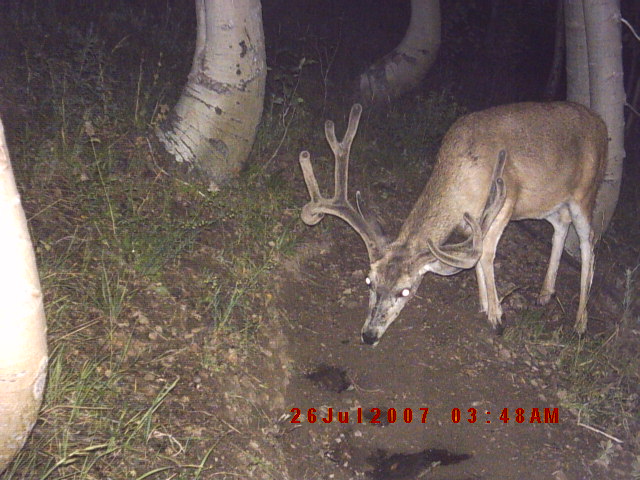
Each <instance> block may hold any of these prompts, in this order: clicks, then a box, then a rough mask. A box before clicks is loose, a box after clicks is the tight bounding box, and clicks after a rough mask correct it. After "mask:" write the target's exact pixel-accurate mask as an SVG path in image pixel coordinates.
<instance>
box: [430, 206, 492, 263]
mask: <svg viewBox="0 0 640 480" xmlns="http://www.w3.org/2000/svg"><path fill="white" fill-rule="evenodd" d="M464 221H465V222H467V225H469V227H470V228H471V235H469V238H467V239H466V240H465V241H464V242H461V243H457V244H455V245H446V246H442V247H438V246H437V245H436V244H435V243H433V240H431V239H430V238H429V239H427V245H428V246H429V250H431V253H433V256H434V257H436V258H437V259H438V260H440V261H441V262H442V263H446V264H447V265H450V266H452V267H455V268H462V269H465V270H466V269H467V268H471V267H473V266H475V264H476V263H478V260H480V256H481V255H482V229H481V228H480V225H479V224H478V222H476V221H475V220H474V219H473V217H472V216H471V215H469V214H468V213H465V214H464ZM470 242H471V248H469V243H470Z"/></svg>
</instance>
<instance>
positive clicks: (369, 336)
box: [362, 331, 379, 345]
mask: <svg viewBox="0 0 640 480" xmlns="http://www.w3.org/2000/svg"><path fill="white" fill-rule="evenodd" d="M378 340H379V339H378V336H377V335H376V334H375V333H371V332H368V331H365V332H362V341H363V342H364V343H366V344H367V345H375V344H376V343H378Z"/></svg>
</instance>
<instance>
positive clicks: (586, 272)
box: [569, 202, 594, 334]
mask: <svg viewBox="0 0 640 480" xmlns="http://www.w3.org/2000/svg"><path fill="white" fill-rule="evenodd" d="M569 209H570V211H571V219H572V221H573V225H574V227H575V229H576V232H577V234H578V238H579V239H580V259H581V271H580V303H579V304H578V314H577V316H576V323H575V325H574V329H575V330H576V331H577V332H578V333H580V334H582V333H584V331H585V330H586V329H587V301H588V300H589V290H590V288H591V282H592V281H593V264H594V256H593V244H594V232H593V229H592V228H591V215H589V213H588V210H587V209H585V208H584V207H583V206H582V205H580V204H578V203H573V202H572V203H571V204H570V205H569Z"/></svg>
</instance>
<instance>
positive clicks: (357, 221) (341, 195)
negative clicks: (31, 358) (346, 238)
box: [299, 104, 386, 261]
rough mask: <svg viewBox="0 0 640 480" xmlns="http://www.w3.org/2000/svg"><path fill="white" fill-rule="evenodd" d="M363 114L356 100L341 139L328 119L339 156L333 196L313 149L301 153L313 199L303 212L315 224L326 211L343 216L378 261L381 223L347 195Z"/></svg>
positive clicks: (327, 133) (329, 135)
mask: <svg viewBox="0 0 640 480" xmlns="http://www.w3.org/2000/svg"><path fill="white" fill-rule="evenodd" d="M361 114H362V106H360V105H359V104H355V105H354V106H353V107H352V108H351V113H350V115H349V126H348V127H347V131H346V133H345V135H344V137H343V139H342V140H341V141H340V142H338V140H337V138H336V133H335V124H334V123H333V122H332V121H330V120H328V121H326V122H325V126H324V130H325V136H326V137H327V142H329V145H330V146H331V150H332V151H333V154H334V156H335V191H334V194H333V197H332V198H326V197H323V196H322V195H321V194H320V189H319V188H318V182H317V180H316V177H315V175H314V173H313V167H312V165H311V156H310V155H309V152H307V151H306V150H305V151H303V152H301V153H300V157H299V161H300V166H301V167H302V173H303V175H304V181H305V183H306V184H307V190H309V196H310V197H311V201H310V202H308V203H307V204H306V205H305V206H304V207H303V209H302V214H301V216H302V220H303V221H304V222H305V223H306V224H307V225H315V224H316V223H318V222H319V221H320V220H322V218H323V217H324V215H325V214H328V215H334V216H336V217H339V218H341V219H342V220H344V221H345V222H347V223H348V224H349V225H351V227H353V229H354V230H355V231H356V232H358V234H359V235H360V236H361V237H362V239H363V240H364V242H365V244H366V246H367V251H368V252H369V258H370V259H371V261H374V259H377V258H379V255H380V253H381V251H382V247H383V246H384V245H385V243H386V239H385V238H384V236H383V235H382V233H381V229H380V227H379V225H377V223H375V222H373V221H368V220H367V219H366V218H365V217H364V215H363V214H362V213H361V212H360V211H359V209H358V210H356V209H355V208H354V207H353V205H352V204H351V203H350V202H349V199H348V197H347V184H348V178H349V177H348V173H349V152H350V150H351V144H352V143H353V139H354V137H355V135H356V131H357V130H358V123H359V121H360V115H361Z"/></svg>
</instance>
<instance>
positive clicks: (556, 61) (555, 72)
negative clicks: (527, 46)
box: [542, 0, 566, 100]
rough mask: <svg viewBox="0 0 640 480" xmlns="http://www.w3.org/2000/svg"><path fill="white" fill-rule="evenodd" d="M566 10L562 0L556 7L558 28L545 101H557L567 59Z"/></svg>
mask: <svg viewBox="0 0 640 480" xmlns="http://www.w3.org/2000/svg"><path fill="white" fill-rule="evenodd" d="M564 25H565V22H564V8H563V2H562V0H558V5H557V7H556V28H555V38H554V41H553V62H552V63H551V69H550V71H549V77H548V78H547V85H546V86H545V88H544V93H543V95H542V96H543V98H544V99H545V100H556V99H557V97H558V90H559V87H560V79H561V78H562V67H563V65H564V57H565V51H566V47H565V33H564V29H565V27H564Z"/></svg>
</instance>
